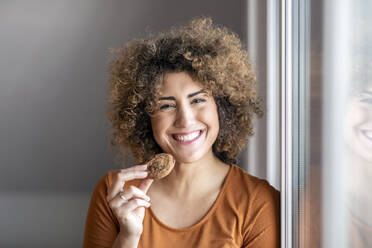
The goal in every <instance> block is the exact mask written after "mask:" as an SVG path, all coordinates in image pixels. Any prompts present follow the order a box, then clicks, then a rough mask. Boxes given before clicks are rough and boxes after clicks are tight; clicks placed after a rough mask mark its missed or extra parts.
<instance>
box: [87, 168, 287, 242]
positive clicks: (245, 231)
mask: <svg viewBox="0 0 372 248" xmlns="http://www.w3.org/2000/svg"><path fill="white" fill-rule="evenodd" d="M113 173H114V171H110V172H108V173H107V174H106V175H105V176H104V177H103V178H102V179H101V180H100V181H99V182H98V184H97V186H96V188H95V190H94V192H93V196H92V199H91V202H90V206H89V210H88V214H87V219H86V226H85V235H84V247H111V246H112V244H113V243H114V241H115V239H116V236H117V234H118V233H119V223H118V221H117V219H116V218H115V216H114V214H113V213H112V211H111V209H110V207H109V206H108V204H107V202H106V192H107V188H108V187H109V186H110V185H111V183H112V174H113ZM139 182H140V181H139V180H133V181H130V182H127V183H126V184H125V186H124V187H128V186H129V185H135V186H138V185H139ZM279 206H280V201H279V192H278V191H276V190H275V189H274V188H273V187H271V186H270V185H269V184H268V183H267V182H266V181H265V180H262V179H258V178H256V177H253V176H251V175H249V174H248V173H246V172H244V171H243V170H242V169H240V168H239V167H238V166H236V165H232V166H231V167H230V170H229V172H228V174H227V176H226V178H225V181H224V183H223V186H222V188H221V191H220V193H219V195H218V197H217V199H216V201H215V202H214V204H213V205H212V207H211V208H210V209H209V211H208V213H207V214H206V215H205V216H204V217H203V218H202V219H201V220H200V221H198V222H197V223H196V224H194V225H193V226H191V227H188V228H184V229H174V228H171V227H168V226H167V225H166V224H165V223H162V222H161V221H160V220H159V219H158V218H157V217H156V216H155V214H154V213H153V211H152V210H151V207H150V208H148V209H146V212H145V218H144V221H143V233H142V236H141V239H140V241H139V244H138V247H140V248H150V247H151V248H158V247H159V248H168V247H169V248H175V247H177V248H183V247H187V248H190V247H213V248H232V247H244V248H248V247H254V248H261V247H262V248H274V247H275V248H276V247H280V240H279V238H280V223H279V220H280V211H279Z"/></svg>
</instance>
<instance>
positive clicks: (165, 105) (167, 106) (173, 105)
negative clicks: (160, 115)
mask: <svg viewBox="0 0 372 248" xmlns="http://www.w3.org/2000/svg"><path fill="white" fill-rule="evenodd" d="M174 107H176V105H175V104H163V105H161V106H160V110H166V109H169V108H174Z"/></svg>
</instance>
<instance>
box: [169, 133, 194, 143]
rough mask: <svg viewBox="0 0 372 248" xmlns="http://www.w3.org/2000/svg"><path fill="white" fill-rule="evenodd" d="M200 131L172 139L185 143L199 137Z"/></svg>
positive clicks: (175, 136)
mask: <svg viewBox="0 0 372 248" xmlns="http://www.w3.org/2000/svg"><path fill="white" fill-rule="evenodd" d="M199 133H200V131H197V132H193V133H190V134H188V135H173V137H174V138H175V139H176V140H178V141H183V142H187V141H190V140H193V139H195V138H196V137H197V136H198V135H199Z"/></svg>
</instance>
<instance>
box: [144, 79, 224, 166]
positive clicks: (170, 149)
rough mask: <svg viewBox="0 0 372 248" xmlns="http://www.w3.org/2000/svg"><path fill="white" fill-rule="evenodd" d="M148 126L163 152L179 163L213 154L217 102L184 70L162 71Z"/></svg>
mask: <svg viewBox="0 0 372 248" xmlns="http://www.w3.org/2000/svg"><path fill="white" fill-rule="evenodd" d="M151 126H152V131H153V134H154V138H155V141H156V142H157V143H158V145H159V146H160V147H161V148H162V150H163V151H164V152H166V153H169V154H172V155H173V156H174V157H175V159H176V161H177V162H180V163H191V162H195V161H198V160H200V159H202V158H204V157H205V156H213V152H212V145H213V143H214V142H215V141H216V139H217V136H218V131H219V122H218V112H217V105H216V103H215V101H214V98H213V96H212V95H210V94H208V93H207V91H205V90H204V89H203V86H202V85H201V84H200V83H199V82H196V81H193V79H192V78H191V77H190V76H189V75H188V74H187V73H184V72H177V73H166V74H165V75H164V79H163V85H162V87H161V90H160V98H159V107H158V109H157V111H156V112H155V113H154V114H153V115H152V116H151Z"/></svg>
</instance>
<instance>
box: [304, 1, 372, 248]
mask: <svg viewBox="0 0 372 248" xmlns="http://www.w3.org/2000/svg"><path fill="white" fill-rule="evenodd" d="M310 9H311V12H310V13H311V14H310V22H311V25H310V26H311V32H310V37H309V41H308V42H310V47H309V49H310V51H309V59H310V63H309V68H308V70H309V71H308V73H309V85H308V86H309V88H308V96H309V99H310V102H309V105H308V108H307V109H306V111H307V112H308V114H309V120H308V123H307V124H308V125H309V133H308V136H307V146H308V147H309V149H308V156H307V160H306V161H307V163H306V168H305V172H304V174H303V175H304V177H303V178H301V177H300V180H302V184H301V183H300V184H299V185H303V186H304V191H302V195H301V196H300V203H299V215H300V216H299V222H300V225H299V228H300V229H301V230H302V232H300V241H299V243H298V246H299V247H327V248H328V247H337V248H339V247H372V211H371V209H372V15H371V14H370V13H371V11H372V2H371V1H369V0H356V1H335V0H314V1H311V6H310ZM299 175H300V174H299ZM299 192H301V191H299Z"/></svg>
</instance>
